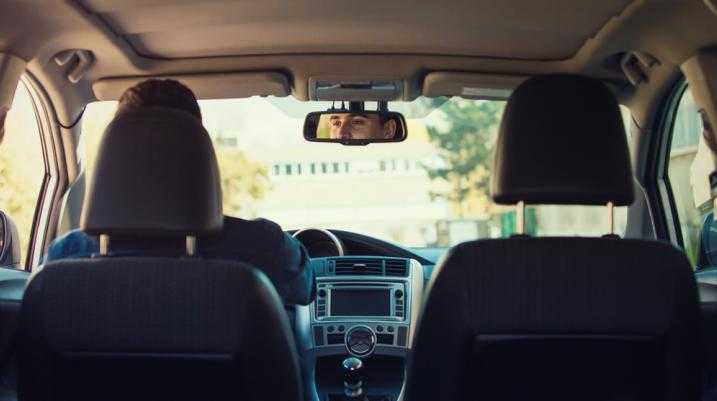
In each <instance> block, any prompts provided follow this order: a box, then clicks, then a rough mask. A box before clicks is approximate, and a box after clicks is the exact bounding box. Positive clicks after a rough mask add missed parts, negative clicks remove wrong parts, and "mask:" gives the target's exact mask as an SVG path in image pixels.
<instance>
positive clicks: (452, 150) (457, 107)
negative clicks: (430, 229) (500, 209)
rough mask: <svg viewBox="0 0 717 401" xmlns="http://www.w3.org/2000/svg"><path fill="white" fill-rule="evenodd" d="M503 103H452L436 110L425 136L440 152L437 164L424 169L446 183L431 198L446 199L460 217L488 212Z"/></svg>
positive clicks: (462, 101) (482, 214)
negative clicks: (434, 118) (496, 139)
mask: <svg viewBox="0 0 717 401" xmlns="http://www.w3.org/2000/svg"><path fill="white" fill-rule="evenodd" d="M504 106H505V103H504V102H496V101H473V100H465V99H461V100H453V101H449V102H446V103H444V104H443V106H441V108H440V109H438V112H439V116H438V118H437V119H436V120H434V122H433V123H431V124H429V125H428V136H429V138H430V140H431V142H432V143H434V144H435V145H436V146H437V147H438V148H439V149H440V150H439V153H438V156H439V158H440V163H437V165H435V166H425V168H426V170H427V171H428V176H429V177H430V178H431V179H432V180H438V181H442V182H445V183H447V184H448V189H447V190H445V191H434V192H432V193H431V196H432V197H438V198H443V199H446V200H448V201H449V202H450V203H451V204H452V205H453V206H454V208H455V210H456V213H457V215H458V216H459V217H460V218H467V217H480V216H485V215H486V214H488V213H490V205H491V202H490V199H489V195H490V194H489V188H488V186H489V183H490V172H491V166H492V163H493V146H494V144H495V137H496V135H495V133H496V131H497V128H498V124H499V122H500V117H501V115H502V112H503V108H504Z"/></svg>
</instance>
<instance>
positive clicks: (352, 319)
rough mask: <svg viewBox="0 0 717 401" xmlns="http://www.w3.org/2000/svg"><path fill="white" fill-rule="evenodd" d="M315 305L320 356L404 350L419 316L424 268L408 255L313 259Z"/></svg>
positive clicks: (401, 353)
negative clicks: (405, 256) (397, 256)
mask: <svg viewBox="0 0 717 401" xmlns="http://www.w3.org/2000/svg"><path fill="white" fill-rule="evenodd" d="M314 266H315V271H316V275H317V288H318V294H317V299H316V301H315V302H314V303H313V304H312V306H311V308H310V310H311V312H310V313H311V317H310V322H311V331H312V334H313V345H314V351H315V354H316V356H328V355H349V354H350V355H353V356H356V357H361V358H365V357H367V356H370V355H387V356H401V357H402V356H405V355H406V354H407V351H408V349H410V346H411V337H412V335H413V331H414V328H415V323H416V319H417V317H418V312H419V310H418V309H419V306H420V305H421V296H422V290H423V268H422V266H421V265H420V264H419V263H418V262H417V261H415V260H411V259H405V258H387V257H368V256H366V257H364V256H360V257H359V256H342V257H329V258H322V259H319V260H315V261H314Z"/></svg>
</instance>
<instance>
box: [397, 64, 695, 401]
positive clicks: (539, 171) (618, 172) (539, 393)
mask: <svg viewBox="0 0 717 401" xmlns="http://www.w3.org/2000/svg"><path fill="white" fill-rule="evenodd" d="M630 171H631V169H630V163H629V156H628V150H627V144H626V139H625V132H624V129H623V127H622V122H621V118H620V112H619V108H618V105H617V103H616V101H615V99H614V97H613V95H612V93H610V91H609V90H608V89H607V88H606V87H605V86H604V85H603V84H602V83H601V82H599V81H596V80H593V79H589V78H585V77H579V76H570V75H548V76H542V77H535V78H531V79H529V80H527V81H525V82H524V83H523V84H522V85H520V86H519V87H518V88H517V89H516V90H515V91H514V93H513V94H512V96H511V97H510V99H509V100H508V104H507V105H506V109H505V112H504V116H503V121H502V124H501V127H500V133H499V139H498V143H497V150H496V157H495V168H494V177H493V182H492V192H493V193H492V195H493V198H494V200H495V201H496V202H497V203H500V204H513V203H516V202H525V203H526V204H542V203H550V204H565V205H570V204H581V205H606V204H607V203H608V202H612V203H613V204H614V205H616V206H620V205H629V204H630V203H631V202H632V200H633V187H632V178H631V174H630ZM607 220H608V213H607V212H606V219H605V227H606V229H607V227H608V221H607ZM698 326H699V309H698V297H697V291H696V285H695V280H694V277H693V274H692V270H691V268H690V265H689V263H688V261H687V259H686V258H685V256H684V254H683V253H682V252H681V251H680V250H678V249H676V248H674V247H673V246H671V245H670V244H667V243H662V242H656V241H647V240H636V239H629V240H628V239H620V238H618V237H616V236H610V237H603V238H581V237H569V238H567V237H551V238H531V237H528V236H524V235H520V236H515V237H513V238H508V239H494V240H478V241H472V242H467V243H463V244H460V245H458V246H456V247H454V248H453V249H451V250H450V252H449V253H448V255H447V256H446V257H445V258H444V260H443V262H442V263H441V264H440V265H439V266H437V269H436V271H435V273H434V276H433V277H432V281H431V283H430V287H429V290H428V295H427V300H426V304H425V308H424V310H423V314H422V317H421V319H420V323H419V326H418V329H417V333H416V337H415V341H414V344H413V354H412V359H411V361H410V363H409V368H408V379H407V380H408V381H407V385H406V399H407V400H409V401H419V400H438V399H440V400H478V399H485V400H526V399H539V400H543V399H545V400H548V399H549V400H633V401H637V400H696V399H698V398H699V392H700V374H701V373H700V350H699V348H698V344H699V341H698V340H699V337H698Z"/></svg>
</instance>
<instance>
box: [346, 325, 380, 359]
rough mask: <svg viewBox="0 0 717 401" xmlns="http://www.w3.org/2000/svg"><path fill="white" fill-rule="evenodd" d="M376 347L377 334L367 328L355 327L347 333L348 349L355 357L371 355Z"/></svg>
mask: <svg viewBox="0 0 717 401" xmlns="http://www.w3.org/2000/svg"><path fill="white" fill-rule="evenodd" d="M375 347H376V334H374V332H373V330H371V329H370V328H369V327H366V326H354V327H352V328H351V329H350V330H349V331H348V333H346V349H348V351H349V353H350V354H351V355H354V356H358V357H363V356H367V355H369V354H371V353H372V352H373V349H374V348H375Z"/></svg>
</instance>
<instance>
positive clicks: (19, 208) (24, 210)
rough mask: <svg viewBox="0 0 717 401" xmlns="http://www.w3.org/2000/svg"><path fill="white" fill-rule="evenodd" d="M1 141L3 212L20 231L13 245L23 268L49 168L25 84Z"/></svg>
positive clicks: (18, 92)
mask: <svg viewBox="0 0 717 401" xmlns="http://www.w3.org/2000/svg"><path fill="white" fill-rule="evenodd" d="M0 141H1V142H0V188H2V190H0V211H2V212H3V213H4V214H5V216H6V217H7V218H8V219H9V220H10V221H12V222H13V223H14V226H15V227H16V228H17V233H16V238H14V239H13V241H18V242H19V245H20V246H19V247H18V248H17V250H18V251H19V252H20V253H21V261H22V264H23V265H24V264H25V259H26V257H27V253H28V252H27V251H28V244H29V242H30V236H31V233H32V224H33V220H34V216H35V208H36V206H37V200H38V196H39V194H40V191H41V189H42V182H43V179H44V176H45V173H46V168H45V161H44V158H43V151H42V142H41V139H40V127H39V125H38V120H37V114H36V112H35V107H34V105H33V100H32V98H31V97H30V92H29V91H28V89H27V87H26V86H25V84H23V83H22V82H20V83H19V84H18V87H17V90H16V91H15V98H14V100H13V103H12V106H11V107H10V111H9V112H8V114H7V117H6V120H5V134H4V136H3V137H2V138H0ZM3 267H8V266H3Z"/></svg>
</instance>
